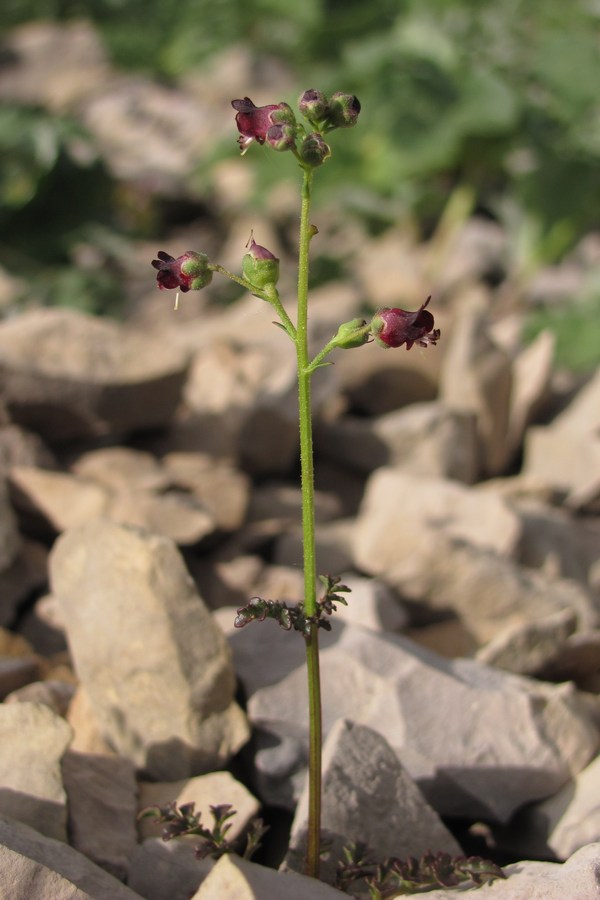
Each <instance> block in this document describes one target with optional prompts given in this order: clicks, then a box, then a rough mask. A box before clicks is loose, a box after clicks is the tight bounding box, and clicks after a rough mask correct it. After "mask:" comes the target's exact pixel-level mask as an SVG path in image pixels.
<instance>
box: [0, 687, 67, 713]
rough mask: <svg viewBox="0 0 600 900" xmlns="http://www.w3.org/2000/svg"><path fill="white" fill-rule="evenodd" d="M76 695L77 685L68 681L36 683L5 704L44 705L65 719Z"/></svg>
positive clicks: (16, 694)
mask: <svg viewBox="0 0 600 900" xmlns="http://www.w3.org/2000/svg"><path fill="white" fill-rule="evenodd" d="M74 693H75V685H74V684H69V683H68V682H67V681H53V680H49V681H34V682H32V683H31V684H27V685H25V687H22V688H19V689H18V690H16V691H13V692H12V693H11V694H8V696H7V697H5V699H4V702H5V703H43V704H44V705H45V706H49V707H50V709H51V710H52V712H54V713H56V715H57V716H62V717H63V718H65V717H66V715H67V710H68V709H69V704H70V703H71V700H72V699H73V694H74Z"/></svg>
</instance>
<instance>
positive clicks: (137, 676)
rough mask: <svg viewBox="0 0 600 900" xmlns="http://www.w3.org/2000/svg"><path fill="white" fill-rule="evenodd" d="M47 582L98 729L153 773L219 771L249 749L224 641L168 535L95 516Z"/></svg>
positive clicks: (73, 536) (72, 537)
mask: <svg viewBox="0 0 600 900" xmlns="http://www.w3.org/2000/svg"><path fill="white" fill-rule="evenodd" d="M51 577H52V583H53V586H54V592H55V594H56V596H57V597H58V599H59V602H60V603H61V606H62V608H63V611H64V614H65V622H66V624H67V629H68V636H69V644H70V646H71V650H72V653H73V658H74V661H75V666H76V669H77V672H78V675H79V677H80V680H81V682H82V684H83V685H84V687H85V689H86V692H87V693H88V694H89V697H90V700H91V704H92V707H93V709H94V713H95V715H96V717H97V720H98V723H99V726H100V730H101V732H102V734H103V735H104V736H105V737H106V739H107V740H108V741H109V742H110V743H111V744H112V745H113V746H114V748H115V749H116V750H117V752H118V753H120V754H121V755H122V756H125V757H127V758H129V759H131V760H132V761H133V762H134V763H135V764H136V766H138V767H139V768H141V769H144V770H145V771H147V772H148V774H149V775H151V777H153V778H156V779H161V780H174V779H177V778H183V777H188V776H189V775H193V774H201V773H203V772H207V771H211V770H212V769H215V768H220V767H222V766H223V765H224V764H226V762H227V761H228V759H229V758H230V757H231V756H232V755H233V754H234V753H235V752H237V750H239V748H240V747H241V746H242V745H243V744H244V743H245V742H246V740H247V737H248V730H247V724H246V720H245V717H244V715H243V713H242V711H241V710H240V709H239V707H238V706H237V705H236V704H235V703H234V702H233V695H234V690H235V676H234V672H233V668H232V665H231V658H230V653H229V650H228V648H227V644H226V641H225V638H224V637H223V635H222V634H221V632H219V630H218V629H217V627H216V626H215V625H214V624H213V622H212V619H211V617H210V613H209V612H208V610H207V608H206V607H205V606H204V604H203V602H202V600H201V599H200V597H199V596H198V594H197V593H196V590H195V587H194V584H193V582H192V580H191V578H190V576H189V575H188V573H187V571H186V569H185V566H184V563H183V560H182V559H181V557H180V556H179V554H178V552H177V550H176V548H175V546H174V544H173V543H172V542H171V541H169V540H167V539H166V538H163V537H160V536H157V535H152V534H148V533H145V532H142V531H138V530H135V529H132V528H128V527H125V526H120V525H115V524H113V523H110V522H107V521H104V520H97V521H94V522H90V523H88V524H87V525H84V526H83V527H81V528H78V529H74V530H72V531H69V532H67V533H66V534H64V535H63V536H62V537H61V538H60V539H59V541H58V542H57V544H56V545H55V548H54V550H53V552H52V556H51Z"/></svg>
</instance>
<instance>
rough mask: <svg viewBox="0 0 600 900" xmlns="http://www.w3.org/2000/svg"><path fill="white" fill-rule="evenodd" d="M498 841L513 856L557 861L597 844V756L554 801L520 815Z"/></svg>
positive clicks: (599, 795)
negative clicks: (587, 845) (515, 854)
mask: <svg viewBox="0 0 600 900" xmlns="http://www.w3.org/2000/svg"><path fill="white" fill-rule="evenodd" d="M497 839H498V840H499V841H500V843H501V844H502V845H503V846H509V847H511V849H512V850H513V852H514V850H515V849H516V848H517V847H518V848H519V849H518V852H519V853H527V854H531V855H532V856H541V857H547V856H555V857H556V858H557V859H560V860H565V859H568V858H569V857H570V856H571V855H572V854H573V853H575V852H576V851H577V850H580V849H581V848H582V847H584V846H585V845H586V844H590V843H593V842H594V841H600V756H597V757H596V759H595V760H593V761H592V762H591V763H590V764H589V766H587V767H586V768H585V769H583V771H581V772H579V774H578V775H577V776H576V777H575V778H574V779H573V780H572V781H569V782H568V783H567V784H565V785H564V786H563V787H562V788H561V789H560V791H558V793H556V794H555V795H554V796H553V797H549V798H548V799H547V800H544V801H543V802H542V803H535V804H532V805H531V806H528V807H527V808H526V809H524V810H523V811H522V812H521V813H519V814H518V815H517V816H516V817H515V819H514V820H513V821H512V822H511V827H510V829H506V830H505V831H504V832H500V834H499V835H498V838H497ZM599 861H600V860H599Z"/></svg>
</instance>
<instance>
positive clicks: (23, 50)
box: [0, 21, 109, 111]
mask: <svg viewBox="0 0 600 900" xmlns="http://www.w3.org/2000/svg"><path fill="white" fill-rule="evenodd" d="M63 24H64V27H63ZM5 41H6V43H5V52H6V54H7V57H6V59H7V64H6V65H5V66H3V68H2V75H1V77H0V96H1V97H2V98H3V99H4V100H6V101H9V102H13V103H14V102H17V103H25V104H27V105H29V104H32V105H34V106H49V107H50V108H51V109H54V110H56V111H61V110H62V111H64V110H65V109H66V108H68V107H73V106H74V105H75V104H77V103H79V102H80V101H81V100H82V99H83V98H84V97H86V96H87V95H88V94H89V93H90V92H92V91H95V90H97V87H98V84H102V83H103V82H104V81H105V80H106V78H107V75H108V72H109V66H108V59H107V56H106V52H105V51H104V49H103V47H102V42H101V40H100V38H99V37H98V34H97V32H96V30H95V29H94V28H93V26H92V25H91V24H90V23H89V22H85V21H76V22H75V21H70V22H66V23H58V22H48V21H46V22H28V23H27V24H26V25H23V26H21V27H20V28H16V29H14V30H13V31H12V32H11V33H10V35H8V36H7V37H6V39H5Z"/></svg>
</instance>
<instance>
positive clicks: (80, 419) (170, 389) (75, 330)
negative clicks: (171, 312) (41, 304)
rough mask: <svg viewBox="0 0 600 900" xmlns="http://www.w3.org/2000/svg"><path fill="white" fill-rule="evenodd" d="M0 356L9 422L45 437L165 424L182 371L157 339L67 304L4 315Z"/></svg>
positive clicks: (178, 355)
mask: <svg viewBox="0 0 600 900" xmlns="http://www.w3.org/2000/svg"><path fill="white" fill-rule="evenodd" d="M65 347H68V348H69V352H68V353H65ZM0 357H1V360H2V361H1V363H0V375H1V377H2V398H3V400H4V403H5V404H6V406H7V409H8V410H9V412H10V414H11V415H12V417H13V419H14V421H15V422H16V423H17V424H20V425H23V426H24V427H26V428H31V429H32V430H33V431H35V432H37V433H38V434H40V435H41V436H42V437H43V438H45V439H46V440H48V441H50V442H52V441H68V440H74V439H77V438H90V437H98V436H101V435H107V434H121V433H126V434H127V433H131V432H134V431H138V430H140V429H149V428H158V427H162V426H165V425H166V424H168V422H169V421H170V420H171V419H172V418H173V415H174V413H175V410H176V408H177V405H178V403H179V401H180V398H181V392H182V388H183V383H184V380H185V377H186V371H187V356H186V354H184V353H182V351H181V350H178V349H177V348H175V347H172V346H170V345H168V344H166V343H165V342H164V341H158V340H157V339H152V338H150V337H148V336H147V335H142V334H139V333H136V332H135V331H128V330H127V329H126V328H124V327H123V326H121V325H118V324H117V323H116V322H109V321H108V320H106V319H97V318H94V317H92V316H86V315H83V314H82V313H78V312H75V311H73V310H68V309H39V310H33V311H31V312H28V313H23V314H22V315H20V316H17V317H15V318H14V319H9V320H6V321H4V322H3V323H2V324H1V325H0Z"/></svg>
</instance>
